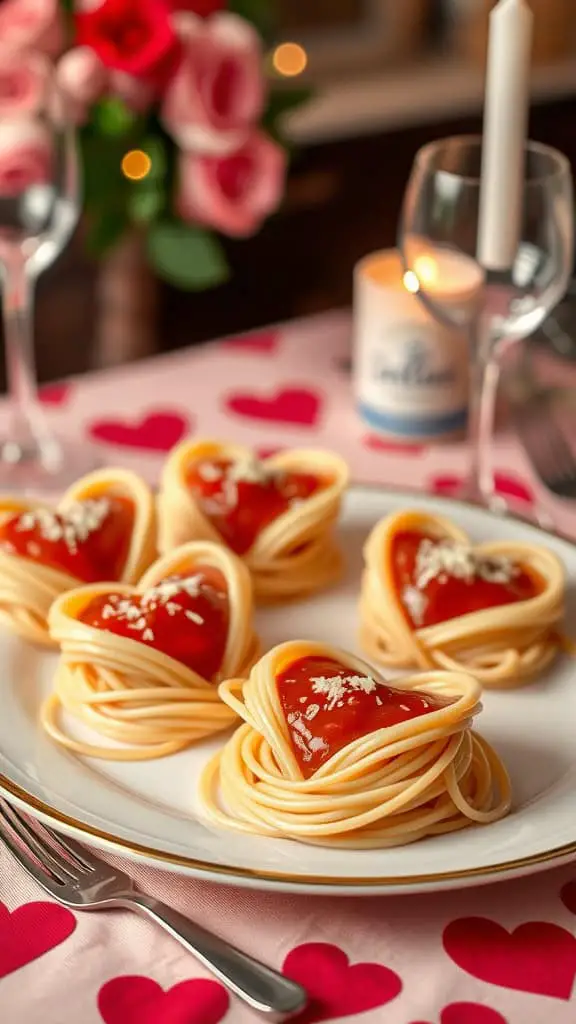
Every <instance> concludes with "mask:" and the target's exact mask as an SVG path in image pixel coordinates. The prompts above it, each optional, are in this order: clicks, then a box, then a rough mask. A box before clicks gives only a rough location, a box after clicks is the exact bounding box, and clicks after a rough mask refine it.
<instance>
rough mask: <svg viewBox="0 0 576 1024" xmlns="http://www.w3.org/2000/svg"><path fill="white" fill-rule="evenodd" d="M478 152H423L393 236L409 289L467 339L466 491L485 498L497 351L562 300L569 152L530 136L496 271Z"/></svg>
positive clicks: (459, 144)
mask: <svg viewBox="0 0 576 1024" xmlns="http://www.w3.org/2000/svg"><path fill="white" fill-rule="evenodd" d="M482 160H483V142H482V138H480V137H476V136H461V137H458V136H456V137H454V138H450V139H445V140H441V141H439V142H435V143H432V144H430V145H428V146H425V147H424V148H423V149H422V150H420V152H419V153H418V154H417V156H416V159H415V161H414V165H413V169H412V174H411V177H410V180H409V183H408V186H407V189H406V194H405V199H404V205H403V210H402V216H401V221H400V238H399V244H400V251H401V254H402V259H403V264H404V268H405V271H406V275H407V283H408V285H409V286H411V290H412V291H414V292H415V293H417V294H418V296H419V298H420V300H421V301H422V302H423V303H424V305H425V306H426V307H427V309H428V310H429V312H430V313H431V314H432V315H433V316H434V317H435V318H436V319H438V320H440V321H441V322H443V323H445V324H448V325H449V326H452V327H457V328H460V329H461V330H463V331H465V332H466V335H467V337H468V339H469V341H470V343H471V370H472V374H471V389H470V435H471V437H470V440H471V444H472V449H473V453H472V460H473V465H472V474H471V479H470V481H469V484H468V485H467V489H466V494H465V495H464V496H465V497H467V498H469V499H471V500H475V501H482V503H488V504H491V503H492V501H493V498H494V486H493V478H492V473H491V470H490V467H489V465H488V456H489V448H490V443H491V439H492V430H493V419H494V406H495V399H496V389H497V384H498V362H497V359H498V355H499V350H500V348H501V347H502V346H504V345H505V344H508V343H510V342H512V341H514V342H516V341H518V340H521V339H523V338H526V337H527V336H528V335H530V334H532V333H533V332H534V331H535V330H537V329H538V328H539V327H540V326H541V325H542V323H543V322H544V321H545V319H546V318H547V316H548V315H549V313H550V312H551V310H552V309H553V308H554V307H555V306H556V305H557V303H558V302H559V301H560V300H561V299H562V297H563V295H564V294H565V292H566V289H567V287H568V284H569V281H570V277H571V273H572V264H573V244H574V238H573V232H574V227H573V189H572V173H571V168H570V164H569V162H568V160H567V158H566V157H565V156H563V154H561V153H559V152H558V151H557V150H555V149H552V148H550V147H548V146H544V145H540V144H539V143H534V142H529V143H528V144H527V145H526V149H525V161H524V172H523V180H522V182H521V183H519V187H521V197H522V203H521V217H520V230H519V234H518V238H517V239H516V238H514V239H513V245H512V249H511V251H512V252H513V255H512V256H511V258H510V261H509V266H505V267H503V266H501V265H500V266H498V267H497V269H494V268H493V267H492V266H491V265H489V264H488V262H487V260H486V259H485V257H484V256H483V250H482V245H481V243H479V238H481V230H482V204H483V200H484V199H485V195H483V181H482ZM508 227H509V226H508V225H503V230H504V231H507V230H508ZM455 281H456V284H457V286H455ZM463 343H464V342H463Z"/></svg>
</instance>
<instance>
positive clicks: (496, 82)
mask: <svg viewBox="0 0 576 1024" xmlns="http://www.w3.org/2000/svg"><path fill="white" fill-rule="evenodd" d="M533 28H534V16H533V14H532V11H531V9H530V7H529V5H528V4H527V3H526V0H499V3H497V4H496V6H495V8H494V10H493V11H492V14H491V15H490V43H489V51H488V75H487V82H486V105H485V112H484V151H483V158H482V190H481V196H480V225H479V234H478V259H479V262H480V263H481V264H482V266H484V267H486V269H488V270H506V269H508V268H509V267H511V266H512V263H513V262H514V259H515V257H516V253H517V249H518V242H519V239H520V228H521V216H522V202H523V188H524V151H525V144H526V139H527V133H528V109H529V101H530V84H529V83H530V64H531V55H532V36H533Z"/></svg>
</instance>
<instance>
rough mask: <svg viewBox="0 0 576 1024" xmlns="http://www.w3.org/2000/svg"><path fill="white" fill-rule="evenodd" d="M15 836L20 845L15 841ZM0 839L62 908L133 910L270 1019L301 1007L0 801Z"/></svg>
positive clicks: (286, 985) (273, 980)
mask: <svg viewBox="0 0 576 1024" xmlns="http://www.w3.org/2000/svg"><path fill="white" fill-rule="evenodd" d="M15 836H17V837H18V839H19V840H20V842H17V840H16V839H15ZM0 838H1V839H2V840H3V842H4V843H5V844H6V846H7V847H8V849H9V850H10V852H11V853H12V854H13V856H14V857H15V859H16V860H17V861H18V863H19V864H21V865H22V867H23V868H24V869H25V871H27V872H28V874H29V875H31V876H32V878H34V879H35V881H36V882H38V884H39V885H41V886H42V888H43V889H44V890H45V891H46V892H47V893H49V894H50V896H53V897H54V899H56V900H58V902H59V903H63V904H64V906H66V907H73V908H75V909H78V910H113V909H117V908H125V909H128V910H135V911H138V912H139V913H141V914H143V915H144V916H145V917H149V918H152V920H153V921H156V923H157V924H159V925H161V926H162V928H164V929H165V930H166V931H167V932H168V933H169V934H170V935H172V937H173V938H175V939H177V941H178V942H180V943H181V945H182V946H184V948H185V949H187V950H188V952H189V953H193V954H194V956H195V957H197V959H198V960H200V962H201V963H202V964H204V966H205V967H207V968H208V969H209V970H210V971H211V972H212V974H214V975H215V976H216V977H217V978H218V979H219V980H220V981H221V982H222V983H223V984H224V985H226V986H227V988H229V989H230V991H231V992H233V993H234V994H235V995H237V996H238V997H239V998H240V999H242V1000H243V1001H244V1002H245V1003H247V1004H248V1006H250V1007H251V1008H252V1009H253V1010H256V1011H257V1012H259V1013H262V1014H265V1015H266V1019H267V1020H270V1021H285V1020H288V1019H289V1018H290V1017H292V1016H293V1015H294V1014H296V1013H299V1012H300V1011H301V1010H303V1009H304V1007H305V1006H306V1003H307V1001H308V996H307V993H306V992H305V990H304V989H303V988H302V987H301V986H300V985H298V984H296V982H294V981H291V980H290V979H289V978H285V977H284V975H282V974H279V973H278V972H277V971H274V970H272V968H270V967H267V966H266V965H265V964H262V963H260V962H259V961H258V960H254V959H253V958H252V957H251V956H248V955H247V954H246V953H242V952H241V951H240V950H239V949H236V948H235V947H234V946H232V945H231V944H230V943H228V942H225V941H224V940H223V939H221V938H219V937H218V936H216V935H213V934H211V933H210V932H209V931H206V929H205V928H202V927H201V925H198V924H195V923H194V922H192V921H189V920H188V918H186V917H184V916H183V915H182V914H179V913H178V912H177V911H176V910H172V909H171V908H170V907H167V906H165V904H163V903H161V902H160V901H159V900H156V899H153V898H152V897H151V896H147V895H146V894H145V893H141V892H137V891H136V890H135V888H134V883H133V881H132V879H131V878H130V877H129V876H128V875H125V874H124V872H123V871H119V870H118V869H117V868H113V867H111V866H110V865H109V864H106V862H105V861H103V860H100V858H99V857H96V856H94V854H93V853H91V852H90V851H88V850H86V849H85V848H84V847H83V846H80V845H79V843H76V842H75V841H74V840H73V839H70V838H68V837H66V838H64V837H63V836H61V835H59V834H57V833H56V832H54V831H53V830H52V829H51V828H48V826H46V825H40V824H38V823H35V825H34V827H33V826H32V825H31V823H30V821H29V820H28V819H27V818H26V817H25V816H24V815H23V814H21V813H20V811H18V810H17V809H16V808H15V807H13V806H12V805H10V804H7V803H6V802H5V801H4V800H0Z"/></svg>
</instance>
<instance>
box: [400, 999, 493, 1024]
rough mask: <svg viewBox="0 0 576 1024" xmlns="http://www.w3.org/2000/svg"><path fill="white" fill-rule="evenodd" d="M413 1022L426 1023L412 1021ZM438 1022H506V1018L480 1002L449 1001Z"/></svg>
mask: <svg viewBox="0 0 576 1024" xmlns="http://www.w3.org/2000/svg"><path fill="white" fill-rule="evenodd" d="M414 1024H428V1022H427V1021H414ZM440 1024H507V1021H506V1018H505V1017H503V1016H502V1014H501V1013H498V1012H497V1010H491V1009H490V1007H489V1006H482V1005H481V1004H480V1003H451V1004H450V1006H445V1007H444V1009H443V1010H442V1013H441V1014H440Z"/></svg>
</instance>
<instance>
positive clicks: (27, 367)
mask: <svg viewBox="0 0 576 1024" xmlns="http://www.w3.org/2000/svg"><path fill="white" fill-rule="evenodd" d="M33 308H34V307H33V290H32V286H31V283H30V281H29V279H28V277H27V275H26V271H25V268H24V265H23V263H22V262H21V261H11V262H10V264H9V265H8V266H7V268H6V275H5V286H4V289H3V317H4V338H5V345H6V372H7V382H8V395H9V399H10V408H11V417H12V423H11V426H10V429H9V435H8V440H9V442H10V443H12V444H13V445H14V446H17V447H18V448H19V449H21V451H22V454H23V455H24V452H25V451H26V452H31V451H33V450H34V449H37V448H38V447H39V446H40V445H41V444H42V442H43V441H46V440H48V436H49V434H48V428H47V425H46V421H45V418H44V413H43V411H42V408H41V406H40V403H39V401H38V392H37V378H36V361H35V358H34V335H33Z"/></svg>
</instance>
